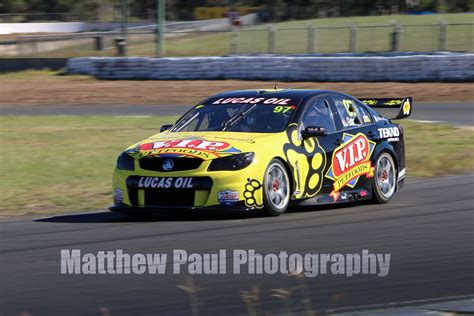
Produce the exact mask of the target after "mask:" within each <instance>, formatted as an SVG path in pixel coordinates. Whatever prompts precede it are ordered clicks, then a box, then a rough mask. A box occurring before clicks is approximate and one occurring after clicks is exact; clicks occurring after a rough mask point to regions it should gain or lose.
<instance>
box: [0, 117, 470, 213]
mask: <svg viewBox="0 0 474 316" xmlns="http://www.w3.org/2000/svg"><path fill="white" fill-rule="evenodd" d="M174 120H175V117H136V118H135V117H110V116H81V117H70V116H2V117H0V143H1V147H0V148H1V149H0V174H1V175H2V176H1V180H0V192H2V193H1V201H0V217H9V216H17V215H26V214H35V213H62V212H66V211H84V210H92V209H100V208H105V207H107V206H108V205H109V204H110V203H111V177H112V171H113V168H114V165H115V161H116V157H117V156H118V154H119V153H120V152H121V151H122V150H123V149H124V148H125V147H127V146H128V145H130V144H132V143H135V142H137V141H139V140H141V139H143V138H145V137H147V136H149V135H151V134H154V133H155V132H156V131H158V130H159V126H161V125H162V124H165V123H170V122H173V121H174ZM403 126H404V128H405V132H406V135H407V137H406V146H407V173H408V176H409V177H412V176H434V175H442V174H449V173H456V172H463V171H466V170H469V171H470V170H473V169H474V165H473V161H474V160H473V158H474V157H473V156H474V154H473V152H474V151H473V146H472V136H473V134H474V133H473V131H472V130H467V129H457V128H453V127H449V126H443V125H434V124H420V123H416V122H411V121H404V122H403Z"/></svg>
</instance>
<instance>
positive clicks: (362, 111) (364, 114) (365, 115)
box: [354, 102, 372, 125]
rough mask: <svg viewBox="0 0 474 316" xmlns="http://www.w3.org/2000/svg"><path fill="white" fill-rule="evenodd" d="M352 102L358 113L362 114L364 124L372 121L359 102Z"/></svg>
mask: <svg viewBox="0 0 474 316" xmlns="http://www.w3.org/2000/svg"><path fill="white" fill-rule="evenodd" d="M354 104H355V107H356V108H357V110H358V111H359V113H360V115H362V124H364V125H366V124H370V123H372V118H371V117H370V114H369V112H368V111H367V109H366V108H365V107H364V106H363V105H361V104H360V103H359V102H354Z"/></svg>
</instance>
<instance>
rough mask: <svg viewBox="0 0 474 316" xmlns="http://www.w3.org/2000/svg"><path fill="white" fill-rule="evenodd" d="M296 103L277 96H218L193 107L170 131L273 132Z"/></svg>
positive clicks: (286, 120) (280, 127) (284, 122)
mask: <svg viewBox="0 0 474 316" xmlns="http://www.w3.org/2000/svg"><path fill="white" fill-rule="evenodd" d="M295 110H296V105H295V104H292V100H291V99H281V98H267V99H266V98H221V99H217V100H213V101H212V102H209V103H206V104H201V105H198V106H196V107H194V108H193V109H192V110H191V111H190V112H188V113H187V114H186V115H185V116H183V117H182V118H181V119H180V120H178V123H177V124H176V125H175V126H174V127H173V129H172V130H171V131H172V132H181V131H188V132H189V131H229V132H249V133H276V132H281V131H283V130H284V129H285V128H286V127H287V126H288V123H289V122H290V119H291V117H292V116H293V113H294V111H295Z"/></svg>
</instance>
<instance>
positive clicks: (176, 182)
mask: <svg viewBox="0 0 474 316" xmlns="http://www.w3.org/2000/svg"><path fill="white" fill-rule="evenodd" d="M137 187H138V188H143V189H169V188H175V189H192V188H193V187H194V186H193V178H165V177H164V178H160V177H140V179H139V180H138V185H137Z"/></svg>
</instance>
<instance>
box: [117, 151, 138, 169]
mask: <svg viewBox="0 0 474 316" xmlns="http://www.w3.org/2000/svg"><path fill="white" fill-rule="evenodd" d="M117 169H120V170H129V171H134V170H135V159H133V157H132V156H130V155H129V154H127V153H122V154H121V155H120V156H119V157H118V158H117Z"/></svg>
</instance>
